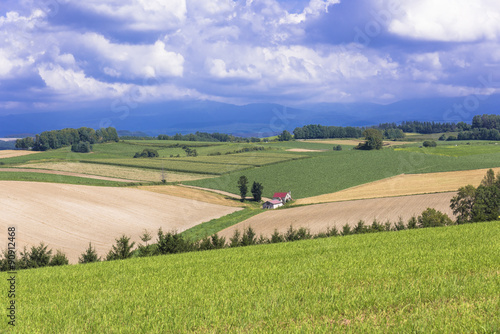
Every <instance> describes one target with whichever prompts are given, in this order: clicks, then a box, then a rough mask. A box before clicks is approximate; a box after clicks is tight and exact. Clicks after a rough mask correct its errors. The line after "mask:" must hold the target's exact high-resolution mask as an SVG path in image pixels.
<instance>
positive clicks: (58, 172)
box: [0, 168, 140, 182]
mask: <svg viewBox="0 0 500 334" xmlns="http://www.w3.org/2000/svg"><path fill="white" fill-rule="evenodd" d="M0 172H23V173H41V174H54V175H65V176H77V177H84V178H88V179H97V180H106V181H116V182H140V181H137V180H127V179H117V178H113V177H107V176H97V175H89V174H80V173H72V172H62V171H57V170H49V169H31V168H0Z"/></svg>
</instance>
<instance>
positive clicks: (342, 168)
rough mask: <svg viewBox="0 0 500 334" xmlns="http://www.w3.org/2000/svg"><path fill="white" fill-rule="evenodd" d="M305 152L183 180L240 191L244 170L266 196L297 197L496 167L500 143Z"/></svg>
mask: <svg viewBox="0 0 500 334" xmlns="http://www.w3.org/2000/svg"><path fill="white" fill-rule="evenodd" d="M497 146H498V145H490V146H489V147H494V148H497ZM417 149H418V148H417ZM471 149H473V150H474V149H477V150H479V151H480V150H481V149H482V148H481V146H471ZM488 149H490V148H488ZM409 150H410V149H409ZM307 155H309V156H310V157H311V158H310V159H303V160H294V161H288V162H284V163H279V164H275V165H270V166H263V167H261V168H254V169H248V170H244V171H239V172H233V173H230V174H226V175H223V176H222V177H220V178H215V179H205V180H198V181H191V182H187V184H192V185H196V186H200V187H206V188H212V189H219V190H224V191H229V192H232V193H238V188H237V182H238V178H239V177H240V176H241V175H245V176H247V178H248V180H249V182H250V184H251V183H252V182H253V181H257V182H260V183H262V184H263V186H264V196H265V197H270V196H272V195H273V193H274V192H279V191H292V197H294V198H297V199H298V198H304V197H310V196H316V195H321V194H326V193H332V192H336V191H339V190H342V189H346V188H349V187H353V186H357V185H360V184H364V183H367V182H372V181H376V180H380V179H383V178H387V177H391V176H394V175H399V174H403V173H406V174H419V173H431V172H447V171H456V170H469V169H480V168H492V167H500V148H498V151H496V150H491V151H489V152H488V153H486V154H484V153H483V154H476V155H473V154H470V155H464V156H461V157H453V156H443V155H434V154H426V153H422V152H420V151H415V152H412V151H411V150H410V151H408V150H406V149H403V150H400V149H383V150H380V151H356V150H350V151H340V152H334V151H328V152H321V153H307Z"/></svg>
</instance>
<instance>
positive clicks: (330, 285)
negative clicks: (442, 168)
mask: <svg viewBox="0 0 500 334" xmlns="http://www.w3.org/2000/svg"><path fill="white" fill-rule="evenodd" d="M20 232H21V233H22V231H21V230H20ZM499 238H500V223H499V222H490V223H481V224H466V225H460V226H452V227H445V228H428V229H418V230H407V231H400V232H388V233H376V234H365V235H354V236H347V237H337V238H328V239H318V240H307V241H301V242H294V243H285V244H275V245H261V246H254V247H243V248H234V249H224V250H218V251H206V252H197V253H185V254H177V255H167V256H160V257H154V258H137V259H132V260H126V261H114V262H104V263H95V264H86V265H77V266H65V267H57V268H41V269H36V270H23V271H19V272H18V279H19V282H22V284H19V285H18V286H17V291H16V293H17V294H16V305H17V306H18V310H19V312H18V314H17V319H16V321H17V323H16V328H15V329H16V333H49V332H50V333H100V332H108V333H120V332H130V333H166V332H169V333H221V332H266V333H269V332H306V333H313V332H316V333H326V332H330V333H332V332H349V333H374V332H384V333H386V332H387V333H432V332H440V333H495V332H498V331H499V329H500V318H499V317H498V304H499V293H498V284H499V275H498V268H499V267H500V258H499V257H498V254H499V252H500V243H498V240H499ZM457 246H460V247H457ZM7 278H8V276H7V273H0V280H1V281H2V282H6V279H7ZM4 284H6V283H4ZM4 286H5V287H6V285H4ZM1 298H2V301H3V305H7V303H8V300H7V293H4V294H2V297H1ZM7 326H8V325H7V321H6V320H5V321H2V323H1V324H0V330H1V331H6V330H7Z"/></svg>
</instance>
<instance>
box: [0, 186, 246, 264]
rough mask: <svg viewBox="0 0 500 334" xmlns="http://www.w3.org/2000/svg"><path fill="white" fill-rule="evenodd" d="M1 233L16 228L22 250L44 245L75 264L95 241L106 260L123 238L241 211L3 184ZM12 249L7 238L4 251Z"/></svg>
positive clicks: (117, 191)
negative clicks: (118, 239)
mask: <svg viewBox="0 0 500 334" xmlns="http://www.w3.org/2000/svg"><path fill="white" fill-rule="evenodd" d="M0 208H1V209H0V210H1V214H0V229H1V230H2V231H7V227H8V226H16V227H17V234H16V240H17V243H16V246H17V249H18V250H22V247H23V246H25V245H27V246H33V245H38V244H40V242H44V243H45V244H47V245H48V246H49V248H52V249H53V251H54V252H55V251H56V250H57V249H60V250H62V251H63V252H64V253H66V255H67V256H68V258H69V260H70V262H71V263H76V262H77V261H78V257H79V256H80V255H81V253H83V252H84V251H85V249H86V248H87V247H88V244H89V242H92V245H94V246H95V247H96V249H97V252H98V254H99V255H101V256H105V255H106V253H107V252H108V251H109V250H110V249H111V246H112V245H113V244H114V243H115V239H116V238H119V237H120V236H121V235H122V234H125V235H127V236H130V237H131V238H132V240H133V241H136V242H140V238H139V236H140V234H141V233H142V232H143V230H144V229H147V230H148V231H150V232H151V233H152V234H153V240H152V241H154V240H156V237H155V236H156V232H157V230H158V228H160V227H161V228H162V229H163V231H170V230H177V231H178V232H182V231H184V230H186V229H188V228H191V227H193V226H195V225H197V224H200V223H203V222H206V221H209V220H211V219H215V218H219V217H221V216H224V215H227V214H230V213H232V212H235V211H238V210H240V209H239V208H234V207H227V206H222V205H214V204H209V203H205V202H200V201H195V200H188V199H184V198H180V197H175V196H170V195H164V194H158V193H153V192H149V191H144V190H139V189H133V188H112V187H93V186H79V185H68V184H56V183H41V182H17V181H0ZM6 247H7V239H6V238H5V240H3V241H1V242H0V248H1V249H5V248H6Z"/></svg>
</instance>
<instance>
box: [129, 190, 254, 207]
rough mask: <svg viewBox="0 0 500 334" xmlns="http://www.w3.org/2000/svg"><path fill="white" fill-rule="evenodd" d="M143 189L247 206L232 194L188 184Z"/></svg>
mask: <svg viewBox="0 0 500 334" xmlns="http://www.w3.org/2000/svg"><path fill="white" fill-rule="evenodd" d="M138 188H139V189H141V190H147V191H152V192H155V193H159V194H166V195H172V196H176V197H182V198H188V199H193V200H196V201H201V202H206V203H212V204H217V205H225V206H232V207H242V206H245V205H244V204H242V203H241V202H239V201H238V200H236V199H235V198H233V197H230V196H224V195H221V194H217V193H215V192H213V191H205V190H201V189H197V188H193V187H186V186H140V187H138Z"/></svg>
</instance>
